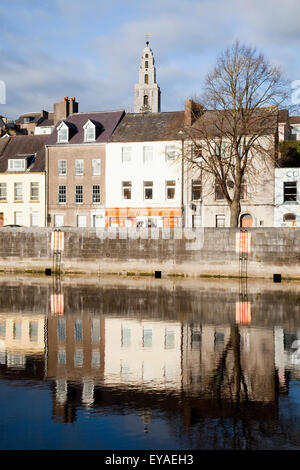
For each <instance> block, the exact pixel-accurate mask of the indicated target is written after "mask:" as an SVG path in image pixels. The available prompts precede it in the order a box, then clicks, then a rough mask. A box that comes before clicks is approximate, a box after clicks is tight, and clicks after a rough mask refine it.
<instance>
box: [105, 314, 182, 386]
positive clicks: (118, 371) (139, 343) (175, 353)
mask: <svg viewBox="0 0 300 470" xmlns="http://www.w3.org/2000/svg"><path fill="white" fill-rule="evenodd" d="M105 338H106V341H105V373H104V381H105V383H106V384H108V385H120V384H122V385H127V386H136V387H143V388H144V389H145V388H147V387H150V388H151V389H153V388H155V389H178V388H180V387H181V375H182V366H181V356H182V352H181V344H182V328H181V324H180V323H177V322H159V321H156V322H155V321H147V320H142V321H137V320H131V319H126V318H121V319H120V318H116V319H111V318H106V320H105Z"/></svg>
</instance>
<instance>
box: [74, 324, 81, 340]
mask: <svg viewBox="0 0 300 470" xmlns="http://www.w3.org/2000/svg"><path fill="white" fill-rule="evenodd" d="M74 340H75V342H76V343H82V320H75V321H74Z"/></svg>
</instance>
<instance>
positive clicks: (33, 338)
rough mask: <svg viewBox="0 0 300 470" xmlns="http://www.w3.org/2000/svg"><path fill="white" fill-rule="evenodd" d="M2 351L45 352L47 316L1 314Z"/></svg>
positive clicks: (0, 335) (0, 341) (0, 338)
mask: <svg viewBox="0 0 300 470" xmlns="http://www.w3.org/2000/svg"><path fill="white" fill-rule="evenodd" d="M0 344H1V351H2V352H3V351H6V352H12V351H18V352H22V353H23V354H37V353H40V354H44V349H45V317H44V316H43V315H28V314H27V315H25V314H24V315H14V314H11V313H7V314H4V313H1V314H0Z"/></svg>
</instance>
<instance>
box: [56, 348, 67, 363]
mask: <svg viewBox="0 0 300 470" xmlns="http://www.w3.org/2000/svg"><path fill="white" fill-rule="evenodd" d="M66 363H67V356H66V351H65V349H59V350H58V351H57V364H58V365H59V366H64V365H65V364H66Z"/></svg>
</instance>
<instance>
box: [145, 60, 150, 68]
mask: <svg viewBox="0 0 300 470" xmlns="http://www.w3.org/2000/svg"><path fill="white" fill-rule="evenodd" d="M148 67H149V65H148V60H145V68H146V69H147V68H148Z"/></svg>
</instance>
